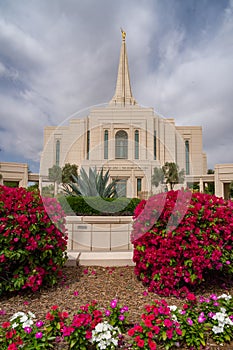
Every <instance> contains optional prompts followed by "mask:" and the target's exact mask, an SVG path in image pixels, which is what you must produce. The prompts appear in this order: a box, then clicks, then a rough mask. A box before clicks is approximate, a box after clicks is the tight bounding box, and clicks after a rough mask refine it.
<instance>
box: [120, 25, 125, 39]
mask: <svg viewBox="0 0 233 350" xmlns="http://www.w3.org/2000/svg"><path fill="white" fill-rule="evenodd" d="M121 35H122V39H123V40H125V37H126V32H125V31H124V30H123V29H122V28H121Z"/></svg>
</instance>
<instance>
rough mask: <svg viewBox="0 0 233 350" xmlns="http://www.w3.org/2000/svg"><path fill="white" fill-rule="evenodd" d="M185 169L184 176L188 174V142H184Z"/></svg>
mask: <svg viewBox="0 0 233 350" xmlns="http://www.w3.org/2000/svg"><path fill="white" fill-rule="evenodd" d="M185 169H186V175H189V174H190V163H189V141H188V140H186V141H185Z"/></svg>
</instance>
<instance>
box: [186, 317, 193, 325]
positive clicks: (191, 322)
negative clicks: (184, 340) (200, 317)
mask: <svg viewBox="0 0 233 350" xmlns="http://www.w3.org/2000/svg"><path fill="white" fill-rule="evenodd" d="M187 323H188V324H189V325H190V326H192V325H193V321H192V320H191V318H187Z"/></svg>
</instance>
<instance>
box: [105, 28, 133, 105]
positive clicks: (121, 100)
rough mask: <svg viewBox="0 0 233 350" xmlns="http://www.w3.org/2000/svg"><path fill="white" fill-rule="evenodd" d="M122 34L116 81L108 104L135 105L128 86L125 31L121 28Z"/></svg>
mask: <svg viewBox="0 0 233 350" xmlns="http://www.w3.org/2000/svg"><path fill="white" fill-rule="evenodd" d="M121 35H122V44H121V53H120V61H119V67H118V74H117V83H116V90H115V95H114V96H113V98H112V99H111V101H110V104H115V105H116V104H119V105H123V106H125V105H135V104H137V102H136V100H135V99H134V97H133V95H132V91H131V86H130V77H129V68H128V57H127V51H126V44H125V37H126V33H125V31H124V30H123V29H121Z"/></svg>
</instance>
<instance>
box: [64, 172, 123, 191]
mask: <svg viewBox="0 0 233 350" xmlns="http://www.w3.org/2000/svg"><path fill="white" fill-rule="evenodd" d="M72 177H73V179H74V182H71V183H69V184H63V189H64V191H65V192H66V193H67V194H68V195H72V196H83V197H102V198H117V197H118V195H117V190H116V180H112V181H110V176H109V170H108V171H107V172H106V173H105V174H104V171H103V168H101V170H100V171H99V172H97V169H96V167H95V168H89V174H87V173H86V171H85V170H84V169H83V168H81V169H80V175H79V176H78V177H77V176H75V175H72Z"/></svg>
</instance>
